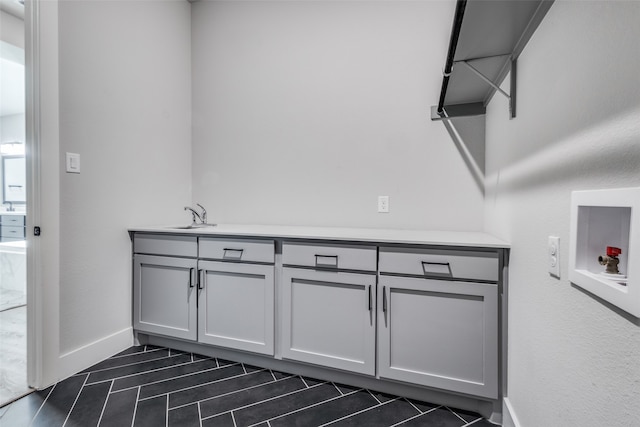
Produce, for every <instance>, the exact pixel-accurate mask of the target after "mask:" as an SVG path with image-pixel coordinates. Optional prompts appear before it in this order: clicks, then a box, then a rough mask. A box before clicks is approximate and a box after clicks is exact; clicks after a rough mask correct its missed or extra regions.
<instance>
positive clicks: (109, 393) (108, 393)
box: [97, 381, 114, 425]
mask: <svg viewBox="0 0 640 427" xmlns="http://www.w3.org/2000/svg"><path fill="white" fill-rule="evenodd" d="M113 383H114V381H111V385H110V386H109V391H108V392H107V397H106V398H105V399H104V405H102V411H100V418H98V424H97V425H100V422H101V421H102V416H103V415H104V410H105V408H106V407H107V401H108V400H109V395H111V389H112V388H113Z"/></svg>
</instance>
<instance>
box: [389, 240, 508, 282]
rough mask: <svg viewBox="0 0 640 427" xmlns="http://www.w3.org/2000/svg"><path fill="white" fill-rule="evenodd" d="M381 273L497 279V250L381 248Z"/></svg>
mask: <svg viewBox="0 0 640 427" xmlns="http://www.w3.org/2000/svg"><path fill="white" fill-rule="evenodd" d="M380 273H395V274H407V275H413V276H432V277H450V278H456V279H472V280H488V281H493V282H496V281H498V274H499V263H498V253H497V252H473V251H456V250H438V249H423V250H418V249H403V248H385V247H382V248H380Z"/></svg>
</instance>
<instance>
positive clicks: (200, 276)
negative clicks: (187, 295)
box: [198, 269, 207, 290]
mask: <svg viewBox="0 0 640 427" xmlns="http://www.w3.org/2000/svg"><path fill="white" fill-rule="evenodd" d="M203 273H204V270H202V269H200V270H198V289H200V290H202V289H204V285H205V283H204V280H205V277H207V276H206V273H204V274H203Z"/></svg>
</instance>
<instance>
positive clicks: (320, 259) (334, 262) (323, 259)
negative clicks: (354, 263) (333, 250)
mask: <svg viewBox="0 0 640 427" xmlns="http://www.w3.org/2000/svg"><path fill="white" fill-rule="evenodd" d="M315 257H316V267H336V268H337V267H338V255H316V256H315Z"/></svg>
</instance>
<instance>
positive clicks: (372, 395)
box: [367, 389, 420, 412]
mask: <svg viewBox="0 0 640 427" xmlns="http://www.w3.org/2000/svg"><path fill="white" fill-rule="evenodd" d="M367 392H369V394H370V395H371V397H373V398H374V399H375V400H376V402H378V403H380V404H381V403H382V402H380V399H378V398H377V397H376V396H375V395H374V394H373V393H371V390H369V389H367ZM394 400H395V399H394ZM418 412H420V411H418Z"/></svg>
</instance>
